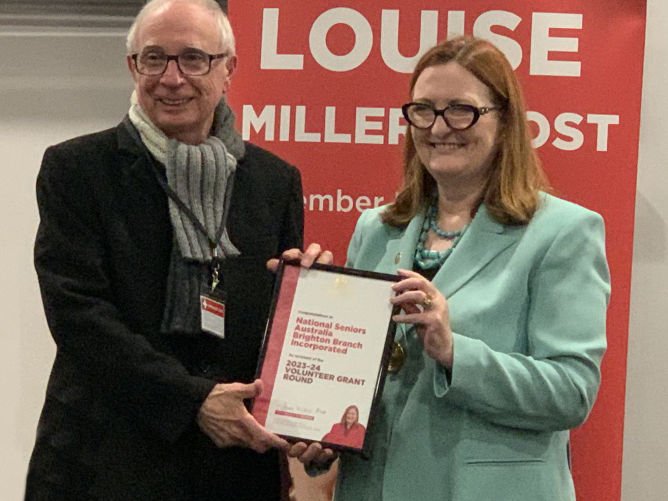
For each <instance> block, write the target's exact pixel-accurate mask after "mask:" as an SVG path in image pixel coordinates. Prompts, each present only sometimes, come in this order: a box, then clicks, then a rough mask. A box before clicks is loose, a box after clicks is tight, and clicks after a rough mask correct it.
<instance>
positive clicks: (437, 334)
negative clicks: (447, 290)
mask: <svg viewBox="0 0 668 501" xmlns="http://www.w3.org/2000/svg"><path fill="white" fill-rule="evenodd" d="M398 274H399V276H401V277H404V278H403V280H401V281H400V282H397V283H396V284H394V285H393V286H392V289H394V291H395V292H396V293H397V295H396V296H394V297H393V298H392V299H391V300H390V301H391V302H392V304H397V305H399V306H400V307H401V309H402V310H403V312H402V313H400V314H398V315H395V316H394V317H393V320H394V321H395V322H398V323H405V324H413V325H415V326H416V331H417V333H418V336H419V337H420V340H421V341H422V345H423V347H424V351H426V352H427V355H429V356H430V357H431V358H433V359H434V360H436V361H437V362H438V363H440V364H441V365H442V366H444V367H445V368H447V369H451V368H452V357H453V350H454V344H453V340H452V330H451V329H450V315H449V312H448V302H447V300H446V299H445V297H444V296H443V294H441V293H440V292H439V290H438V289H436V287H434V284H432V283H431V282H430V281H428V280H427V279H426V278H424V277H423V276H422V275H420V274H419V273H415V272H414V271H409V270H399V271H398Z"/></svg>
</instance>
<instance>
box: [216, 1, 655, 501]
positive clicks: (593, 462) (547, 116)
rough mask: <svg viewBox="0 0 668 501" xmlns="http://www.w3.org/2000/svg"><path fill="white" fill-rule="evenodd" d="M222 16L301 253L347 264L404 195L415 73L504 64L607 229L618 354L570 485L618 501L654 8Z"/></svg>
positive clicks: (251, 9)
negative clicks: (364, 228) (465, 61)
mask: <svg viewBox="0 0 668 501" xmlns="http://www.w3.org/2000/svg"><path fill="white" fill-rule="evenodd" d="M228 4H229V12H230V18H231V21H232V24H233V26H234V27H235V31H236V35H237V52H238V55H239V70H238V73H237V74H236V75H235V77H234V80H233V86H232V92H231V98H230V99H231V104H232V106H233V107H234V109H235V111H236V112H237V116H238V119H237V125H238V127H239V129H241V131H242V133H243V136H244V138H245V139H249V140H251V141H252V142H254V143H256V144H259V145H261V146H264V147H266V148H267V149H269V150H271V151H273V152H275V153H277V154H279V155H280V156H282V157H284V158H286V159H287V160H288V161H290V162H291V163H293V164H295V165H297V166H298V167H299V168H300V170H301V172H302V176H303V181H304V204H305V209H306V241H307V242H311V241H316V242H320V243H321V244H323V245H324V246H325V247H326V248H329V249H331V250H333V251H334V254H335V258H336V262H337V263H339V264H340V263H342V262H343V261H344V259H345V251H346V247H347V243H348V240H349V238H350V235H351V233H352V230H353V227H354V223H355V221H356V220H357V217H358V216H359V213H360V211H361V210H364V209H365V208H368V207H372V206H375V205H379V204H384V203H388V202H390V201H391V200H392V198H393V195H394V193H395V191H396V189H397V187H398V186H399V183H400V178H401V143H402V138H403V135H404V129H405V122H404V121H403V118H401V112H400V106H401V104H403V103H404V102H407V101H408V99H409V96H408V79H409V75H410V72H411V70H412V68H413V66H414V64H415V62H416V60H417V57H418V56H419V55H420V54H421V53H422V52H424V51H425V50H426V49H427V48H429V47H430V46H432V45H433V44H435V43H436V42H437V41H438V40H441V39H443V38H445V37H449V36H452V35H457V34H462V33H465V34H474V35H476V36H480V37H483V38H487V39H489V40H491V41H492V42H493V43H495V44H496V45H497V46H498V47H499V48H500V49H501V50H502V51H503V52H504V53H505V54H506V56H507V57H508V59H509V60H510V61H511V63H512V65H513V67H514V68H515V70H516V72H517V74H518V76H519V78H520V80H521V82H522V84H523V86H524V89H525V93H526V97H527V101H528V105H529V110H530V112H529V119H530V121H531V122H532V126H533V131H534V146H535V147H536V148H538V151H539V153H540V156H541V158H542V160H543V163H544V165H545V168H546V170H547V173H548V175H549V178H550V180H551V182H552V185H553V186H554V189H555V190H554V191H555V193H556V194H557V195H558V196H562V197H564V198H567V199H569V200H572V201H575V202H577V203H580V204H582V205H585V206H586V207H589V208H591V209H593V210H596V211H597V212H600V213H601V214H602V215H603V217H604V218H605V221H606V228H607V235H608V237H607V241H608V249H607V250H608V259H609V262H610V267H611V270H612V279H613V294H612V300H611V304H610V309H609V329H608V344H609V348H608V352H607V355H606V358H605V360H604V364H603V384H602V387H601V392H600V394H599V398H598V402H597V404H596V406H595V408H594V411H593V413H592V415H591V417H590V418H589V420H588V422H587V423H586V424H585V425H584V426H583V427H582V428H581V429H578V430H576V431H575V432H574V439H573V442H574V446H573V471H574V476H575V483H576V489H577V492H578V499H583V500H586V501H590V500H601V501H610V500H614V499H619V498H620V493H621V458H622V434H623V418H624V389H625V377H626V346H627V333H628V316H629V315H628V314H629V294H630V276H631V256H632V248H633V221H634V207H635V182H636V167H637V157H638V132H639V122H640V94H641V83H642V64H643V49H644V38H645V35H644V32H645V7H646V2H645V0H589V1H587V2H582V1H578V0H551V1H550V0H545V1H543V2H516V1H503V0H452V1H449V2H437V1H434V0H430V1H429V0H403V1H401V2H399V1H391V0H366V1H364V2H359V1H358V2H351V1H342V0H337V1H331V0H326V1H325V0H321V1H319V2H304V1H298V0H282V1H279V0H274V1H261V0H258V1H254V2H241V1H239V0H230V1H229V2H228Z"/></svg>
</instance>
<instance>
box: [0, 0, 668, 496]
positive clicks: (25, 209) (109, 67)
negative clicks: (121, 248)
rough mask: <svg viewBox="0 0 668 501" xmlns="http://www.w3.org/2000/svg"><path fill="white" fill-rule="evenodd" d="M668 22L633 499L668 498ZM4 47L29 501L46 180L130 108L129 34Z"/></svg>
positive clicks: (637, 355) (655, 33)
mask: <svg viewBox="0 0 668 501" xmlns="http://www.w3.org/2000/svg"><path fill="white" fill-rule="evenodd" d="M667 23H668V3H666V2H664V1H662V0H648V36H647V56H646V65H645V84H644V96H643V116H642V130H641V150H640V167H639V179H638V202H637V218H636V228H637V229H636V242H635V256H634V267H633V289H632V304H631V307H632V315H631V332H630V337H629V361H628V363H629V365H628V385H627V412H626V432H625V444H624V447H625V453H624V475H623V492H624V493H623V500H624V501H636V500H642V501H659V500H663V499H664V498H665V492H666V491H668V478H667V477H666V475H665V472H667V471H668V432H664V423H663V421H664V417H665V416H666V415H668V413H667V412H666V411H668V403H667V402H668V399H667V398H666V390H665V385H666V384H665V383H664V380H663V378H662V376H666V375H668V369H666V362H665V359H666V356H665V354H668V336H667V335H666V328H665V326H666V324H668V308H666V307H665V306H664V304H665V296H666V287H665V286H664V284H666V283H668V241H667V240H668V237H667V234H668V231H667V223H666V220H667V219H668V196H666V195H668V167H666V166H664V164H665V163H668V125H665V124H666V123H667V122H668V119H666V118H665V117H666V116H668V92H666V91H665V90H664V87H665V84H664V82H665V81H666V79H668V35H666V34H665V31H664V27H665V26H666V25H667ZM0 47H2V51H0V68H1V69H2V71H0V159H1V160H0V161H1V162H2V164H1V165H2V168H1V170H0V175H1V176H2V179H1V180H0V231H1V234H2V235H3V245H2V254H1V255H2V258H1V259H0V277H1V279H0V385H2V386H1V390H2V393H1V395H2V396H3V403H2V405H1V406H0V408H1V410H0V451H2V452H1V454H2V459H3V467H2V468H0V486H2V492H3V494H2V498H3V499H6V500H19V499H21V497H22V493H23V485H24V481H25V472H26V466H27V461H28V458H29V454H30V450H31V448H32V444H33V440H34V433H35V426H36V423H37V418H38V414H39V411H40V408H41V404H42V400H43V397H44V388H45V385H46V381H47V378H48V372H49V369H50V365H51V361H52V359H53V354H54V348H53V343H52V342H51V341H50V338H49V334H48V330H47V328H46V324H45V321H44V317H43V313H42V307H41V302H40V299H39V292H38V288H37V283H36V279H35V273H34V270H33V266H32V244H33V239H34V234H35V230H36V227H37V222H38V218H37V209H36V205H35V201H34V181H35V176H36V174H37V169H38V167H39V163H40V160H41V155H42V152H43V151H44V148H45V147H46V146H48V145H50V144H53V143H56V142H59V141H61V140H63V139H66V138H69V137H73V136H75V135H79V134H82V133H85V132H90V131H93V130H98V129H101V128H105V127H109V126H112V125H114V124H115V123H116V122H117V121H118V120H119V119H120V118H121V117H122V116H123V114H124V113H125V111H126V109H127V99H128V95H129V92H130V89H131V85H130V80H129V76H128V75H127V72H126V69H125V65H124V60H123V59H122V57H121V56H122V54H123V51H124V48H123V35H122V34H121V33H118V32H115V33H114V32H109V33H100V32H99V31H98V32H97V33H85V32H79V33H63V32H53V33H50V34H44V33H30V32H29V31H28V32H26V31H23V32H8V31H7V30H5V31H2V29H0ZM19 54H20V55H21V57H19V56H18V55H19ZM620 99H624V96H620ZM662 124H663V125H662ZM584 501H587V500H584ZM606 501H607V500H606Z"/></svg>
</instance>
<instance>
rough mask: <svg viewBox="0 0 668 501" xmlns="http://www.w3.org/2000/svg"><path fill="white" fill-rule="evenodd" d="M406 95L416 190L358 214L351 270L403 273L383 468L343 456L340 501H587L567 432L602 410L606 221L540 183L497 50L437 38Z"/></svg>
mask: <svg viewBox="0 0 668 501" xmlns="http://www.w3.org/2000/svg"><path fill="white" fill-rule="evenodd" d="M410 90H411V99H410V102H409V103H408V104H406V105H405V106H404V107H403V112H404V114H405V118H406V120H407V121H408V123H409V124H410V126H409V128H408V131H407V136H406V145H405V157H404V184H403V187H402V189H401V191H400V192H399V194H398V196H397V198H396V200H395V202H394V203H393V204H391V205H389V206H386V207H380V208H376V209H371V210H368V211H366V212H364V213H363V214H362V216H361V217H360V219H359V221H358V223H357V227H356V229H355V232H354V235H353V237H352V241H351V243H350V247H349V250H348V260H347V266H350V267H354V268H361V269H366V270H375V271H380V272H385V273H395V272H396V273H398V274H399V275H400V276H402V277H403V280H401V281H400V282H398V283H396V284H395V285H393V287H394V289H395V291H396V296H395V297H394V298H393V302H394V303H396V304H399V305H401V307H402V310H403V311H402V313H401V314H399V315H397V316H396V317H395V320H396V321H397V323H398V325H399V327H398V328H397V331H396V336H395V351H394V357H393V363H392V364H391V367H390V369H391V370H392V371H393V372H391V373H390V374H389V375H388V377H387V380H386V382H385V388H384V391H383V395H382V399H381V404H380V406H379V411H378V412H379V413H378V415H377V416H376V417H375V421H374V427H373V428H372V429H370V430H369V431H368V433H367V439H368V440H369V441H370V451H371V459H370V460H369V461H365V460H363V459H361V458H359V457H357V456H354V455H347V454H345V455H342V457H341V465H340V469H341V472H340V475H339V481H338V484H337V488H336V499H337V500H339V501H348V500H354V501H360V500H369V501H378V500H383V501H395V500H396V501H404V500H406V499H419V500H421V501H429V500H439V501H443V500H452V501H467V500H470V501H481V500H495V501H504V500H508V501H510V500H512V501H518V500H519V501H521V500H527V501H529V500H530V501H539V500H549V501H561V500H573V499H575V491H574V487H573V481H572V477H571V473H570V465H569V430H570V429H571V428H574V427H576V426H578V425H580V424H582V423H583V422H584V420H585V419H586V418H587V415H588V414H589V412H590V410H591V408H592V405H593V404H594V400H595V398H596V394H597V391H598V387H599V382H600V363H601V359H602V357H603V353H604V351H605V347H606V339H605V319H606V308H607V301H608V296H609V273H608V268H607V264H606V259H605V246H604V230H603V221H602V218H601V217H600V216H599V215H598V214H596V213H594V212H591V211H589V210H587V209H585V208H583V207H580V206H578V205H575V204H573V203H569V202H566V201H564V200H560V199H558V198H556V197H554V196H551V195H548V194H546V193H545V192H544V191H543V190H545V189H546V180H545V178H544V176H543V173H542V171H541V168H540V165H539V161H538V159H537V158H536V155H535V153H534V151H533V149H532V148H531V141H530V135H529V129H528V125H527V121H526V107H525V104H524V99H523V97H522V93H521V89H520V87H519V83H518V81H517V79H516V76H515V74H514V73H513V70H512V68H511V66H510V64H509V63H508V61H507V60H506V58H505V57H504V56H503V54H502V53H501V52H500V51H499V50H498V49H497V48H495V47H494V46H493V45H491V44H490V43H488V42H486V41H483V40H479V39H475V38H467V37H460V38H456V39H453V40H451V41H447V42H444V43H441V44H439V45H437V46H435V47H434V48H432V49H431V50H429V51H428V52H427V53H426V54H425V55H424V56H423V57H422V58H421V59H420V61H419V62H418V64H417V66H416V68H415V71H414V73H413V76H412V79H411V84H410ZM310 250H311V252H312V251H313V249H310ZM307 257H308V260H309V261H310V260H311V259H312V256H311V255H310V254H309V253H307ZM291 454H293V455H297V456H299V457H300V460H301V461H302V462H304V463H305V464H309V463H311V462H312V461H313V462H315V464H320V463H322V462H323V461H328V460H330V459H331V457H332V453H331V451H329V450H327V449H325V450H321V449H320V446H319V445H311V446H309V448H306V446H305V445H304V444H297V445H295V446H293V448H292V450H291Z"/></svg>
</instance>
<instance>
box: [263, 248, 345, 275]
mask: <svg viewBox="0 0 668 501" xmlns="http://www.w3.org/2000/svg"><path fill="white" fill-rule="evenodd" d="M281 257H282V258H283V259H284V260H286V261H299V264H300V266H303V267H304V268H310V267H311V265H312V264H313V263H320V264H332V263H333V262H334V256H333V255H332V253H331V252H330V251H328V250H322V248H321V247H320V244H316V243H313V244H310V245H309V246H308V247H307V248H306V250H305V251H304V252H302V251H301V250H300V249H288V250H286V251H285V252H283V254H281ZM267 269H268V270H269V271H272V272H274V273H276V270H277V269H278V259H276V258H273V259H270V260H269V261H267Z"/></svg>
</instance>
